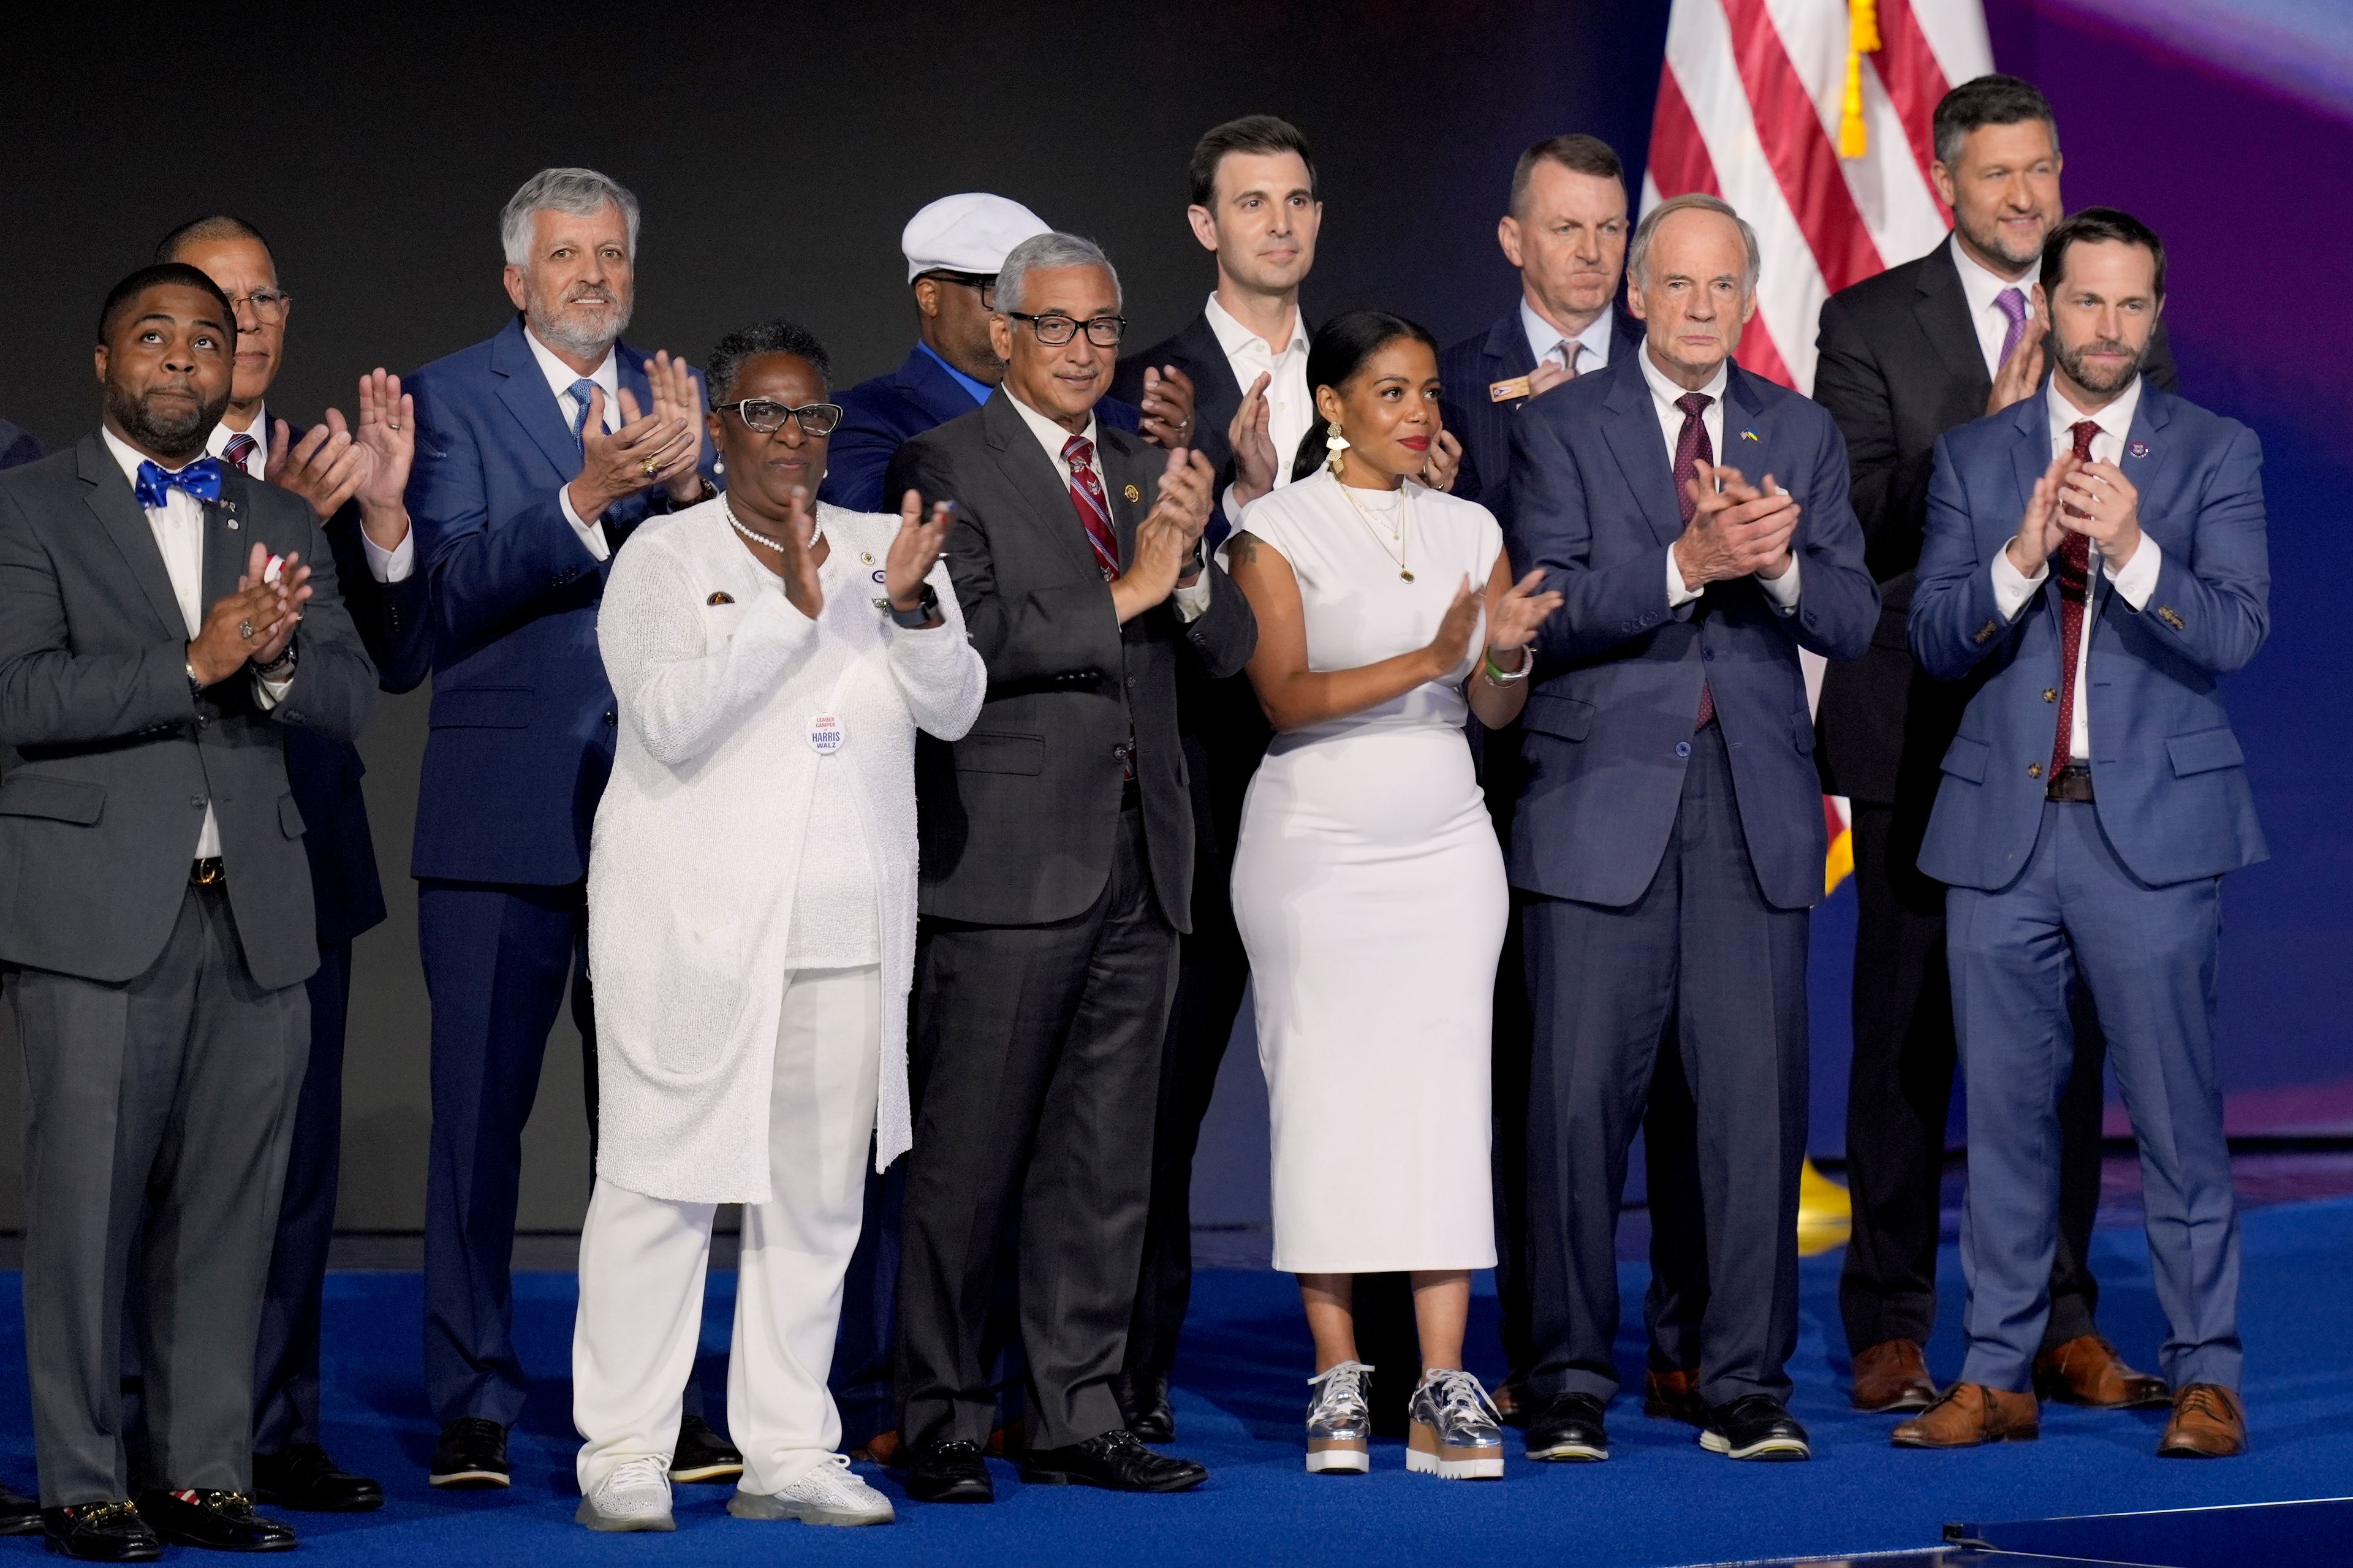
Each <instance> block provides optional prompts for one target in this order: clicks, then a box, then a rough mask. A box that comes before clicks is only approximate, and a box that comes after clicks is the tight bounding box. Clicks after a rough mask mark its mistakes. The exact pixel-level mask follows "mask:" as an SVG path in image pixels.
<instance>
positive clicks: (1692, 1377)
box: [1642, 1367, 1708, 1426]
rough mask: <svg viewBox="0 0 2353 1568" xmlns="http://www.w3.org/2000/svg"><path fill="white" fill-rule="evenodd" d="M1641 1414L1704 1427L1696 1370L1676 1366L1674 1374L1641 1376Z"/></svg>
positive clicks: (1703, 1405) (1703, 1402)
mask: <svg viewBox="0 0 2353 1568" xmlns="http://www.w3.org/2000/svg"><path fill="white" fill-rule="evenodd" d="M1642 1414H1643V1415H1651V1416H1655V1417H1657V1418H1658V1419H1659V1420H1661V1421H1681V1422H1683V1423H1684V1424H1685V1425H1687V1426H1706V1425H1707V1417H1708V1409H1707V1401H1706V1400H1704V1399H1702V1398H1701V1397H1700V1396H1699V1373H1698V1371H1697V1369H1696V1368H1681V1367H1679V1368H1677V1369H1676V1370H1675V1371H1673V1372H1657V1371H1651V1372H1646V1373H1643V1374H1642Z"/></svg>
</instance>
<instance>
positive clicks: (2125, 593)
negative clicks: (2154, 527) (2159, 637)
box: [2101, 533, 2165, 610]
mask: <svg viewBox="0 0 2353 1568" xmlns="http://www.w3.org/2000/svg"><path fill="white" fill-rule="evenodd" d="M2164 569H2165V552H2163V551H2161V550H2159V549H2158V547H2157V541H2156V540H2154V539H2151V538H2150V537H2149V536H2148V535H2147V534H2146V533H2144V534H2142V535H2141V536H2140V546H2139V548H2138V549H2137V550H2135V551H2134V552H2133V554H2132V559H2131V560H2129V561H2127V562H2126V563H2125V565H2124V570H2123V571H2121V572H2119V571H2117V570H2116V568H2115V567H2113V566H2110V565H2108V564H2107V563H2106V561H2105V558H2103V559H2102V561H2101V570H2102V571H2104V572H2105V573H2106V574H2107V578H2108V581H2109V582H2110V583H2111V584H2114V585H2115V587H2116V596H2117V597H2118V598H2120V599H2122V600H2123V601H2124V602H2125V603H2126V604H2127V605H2131V606H2132V607H2133V608H2134V609H2136V610H2137V609H2140V608H2141V607H2142V606H2144V605H2147V603H2148V596H2149V595H2151V594H2154V593H2156V592H2157V574H2158V573H2159V572H2161V571H2163V570H2164Z"/></svg>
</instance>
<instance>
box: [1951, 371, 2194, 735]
mask: <svg viewBox="0 0 2353 1568" xmlns="http://www.w3.org/2000/svg"><path fill="white" fill-rule="evenodd" d="M2143 385H2144V383H2143V382H2142V381H2141V379H2140V378H2139V377H2138V376H2135V377H2134V378H2133V384H2131V385H2130V386H2127V387H2126V388H2125V390H2124V395H2123V396H2121V397H2119V398H2117V399H2116V401H2115V402H2114V403H2111V404H2109V405H2107V406H2106V407H2105V408H2103V409H2101V410H2100V411H2099V412H2098V413H2097V414H2085V413H2084V412H2082V411H2081V410H2079V409H2078V408H2076V406H2075V405H2073V404H2072V403H2070V402H2068V401H2067V398H2066V395H2065V394H2063V393H2062V392H2061V391H2060V390H2059V381H2058V378H2057V377H2056V376H2053V377H2052V380H2051V383H2050V384H2049V385H2048V386H2047V387H2046V388H2044V390H2043V399H2044V405H2045V406H2046V407H2048V408H2049V410H2050V413H2051V455H2052V457H2054V458H2055V457H2057V456H2058V455H2059V454H2060V453H2062V452H2072V451H2073V450H2074V449H2075V432H2074V428H2073V426H2074V424H2075V422H2076V421H2077V420H2079V419H2089V420H2091V421H2092V422H2093V423H2094V424H2095V425H2097V426H2099V427H2100V433H2099V434H2098V435H2096V436H2094V437H2092V458H2093V460H2094V462H2100V463H2115V464H2117V465H2119V466H2121V465H2122V464H2123V462H2124V451H2125V438H2126V437H2128V436H2129V435H2131V434H2132V422H2133V413H2134V411H2135V410H2137V408H2139V407H2140V389H2141V387H2142V386H2143ZM2012 537H2015V535H2013V536H2012ZM2092 552H2093V553H2094V554H2095V555H2100V571H2099V573H2098V574H2097V576H2095V577H2094V580H2093V581H2092V582H2090V583H2088V584H2084V592H2085V594H2086V595H2089V602H2087V603H2086V604H2085V605H2084V636H2083V638H2082V640H2081V641H2080V642H2078V643H2077V645H2076V647H2075V671H2074V680H2075V710H2074V724H2073V730H2072V731H2071V732H2070V734H2069V735H2068V738H2067V749H2068V755H2069V757H2070V758H2071V759H2072V760H2073V761H2075V762H2079V763H2083V762H2089V761H2090V760H2091V756H2092V725H2091V716H2090V710H2091V701H2090V698H2091V675H2090V671H2091V668H2092V627H2093V626H2094V617H2095V616H2096V615H2097V614H2098V611H2099V595H2100V587H2099V582H2098V578H2099V577H2105V578H2106V579H2107V581H2108V586H2109V587H2111V588H2113V589H2114V590H2115V591H2116V593H2118V594H2119V595H2123V597H2124V601H2125V603H2126V604H2127V605H2131V606H2132V607H2133V608H2134V609H2136V610H2137V609H2139V608H2140V607H2141V606H2142V605H2146V604H2147V603H2148V596H2149V595H2151V594H2153V593H2155V592H2157V574H2158V569H2159V568H2160V567H2162V566H2163V565H2164V563H2165V552H2163V551H2161V550H2159V549H2158V547H2157V541H2156V540H2154V539H2151V538H2150V537H2149V536H2148V535H2147V534H2146V533H2144V534H2142V535H2141V536H2140V545H2139V547H2138V548H2137V549H2136V550H2135V551H2134V552H2132V559H2131V560H2129V561H2127V562H2126V563H2124V565H2123V566H2122V567H2117V566H2116V565H2114V564H2112V563H2110V562H2109V561H2108V559H2107V557H2106V556H2105V555H2102V554H2101V553H2100V546H2099V542H2098V541H2096V540H2094V541H2093V542H2092ZM2050 576H2051V563H2050V562H2049V561H2047V560H2046V561H2044V562H2043V563H2042V569H2041V570H2040V571H2038V572H2036V573H2035V574H2034V575H2033V576H2031V577H2028V576H2025V575H2023V574H2021V573H2020V571H2019V570H2018V568H2017V567H2015V566H2013V565H2011V564H2010V546H2009V545H2008V544H2004V545H2003V546H2002V547H2001V548H2000V550H1998V551H1996V552H1994V557H1993V602H1994V605H1995V607H1996V608H1998V609H2000V611H2001V613H2002V616H2003V617H2004V618H2005V619H2007V620H2012V621H2015V620H2016V619H2018V617H2019V616H2020V614H2021V612H2022V611H2024V610H2025V608H2026V606H2027V605H2029V604H2031V602H2032V601H2033V598H2034V595H2036V594H2038V593H2040V592H2041V591H2042V584H2044V582H2046V581H2047V580H2048V579H2049V578H2050Z"/></svg>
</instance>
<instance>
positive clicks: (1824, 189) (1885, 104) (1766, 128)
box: [1642, 0, 1993, 890]
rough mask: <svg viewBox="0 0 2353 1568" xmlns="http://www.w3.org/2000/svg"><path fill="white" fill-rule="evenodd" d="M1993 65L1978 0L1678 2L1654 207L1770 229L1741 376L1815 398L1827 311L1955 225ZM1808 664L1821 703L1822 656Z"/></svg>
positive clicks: (1762, 240) (1666, 71)
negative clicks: (1952, 99) (1964, 143)
mask: <svg viewBox="0 0 2353 1568" xmlns="http://www.w3.org/2000/svg"><path fill="white" fill-rule="evenodd" d="M1991 69H1993V47H1992V45H1991V44H1990V43H1989V41H1988V39H1987V37H1986V23H1985V10H1984V7H1983V5H1981V3H1980V0H1674V9H1673V11H1672V14H1671V16H1669V19H1668V22H1667V58H1666V63H1665V65H1664V66H1663V67H1662V68H1661V69H1660V71H1659V102H1658V109H1657V111H1656V113H1655V114H1654V115H1653V116H1652V118H1651V156H1650V160H1649V167H1648V168H1647V169H1646V170H1645V171H1644V173H1643V175H1642V210H1643V211H1645V212H1648V211H1649V210H1650V209H1651V208H1652V207H1654V206H1656V205H1659V203H1661V202H1662V201H1664V200H1666V199H1667V198H1668V197H1670V196H1679V195H1686V194H1688V193H1690V192H1693V191H1701V192H1705V193H1706V194H1708V195H1717V196H1722V197H1723V198H1724V199H1725V201H1727V202H1730V203H1731V204H1732V205H1733V208H1734V210H1735V211H1736V212H1738V213H1739V214H1740V216H1743V217H1745V218H1746V219H1747V220H1748V222H1749V224H1750V226H1752V227H1754V228H1755V229H1756V230H1757V244H1758V246H1759V247H1760V248H1761V249H1762V250H1763V252H1764V263H1765V265H1764V272H1763V275H1762V276H1761V277H1760V278H1759V279H1758V280H1757V314H1756V316H1755V318H1754V319H1752V320H1751V321H1749V323H1748V327H1747V330H1746V331H1745V332H1744V333H1743V334H1742V336H1741V340H1740V353H1739V359H1740V363H1742V364H1744V365H1746V367H1747V368H1748V369H1750V370H1752V371H1755V372H1756V373H1757V374H1759V375H1763V376H1767V377H1769V378H1771V379H1772V380H1774V381H1778V382H1779V383H1780V384H1782V385H1784V386H1789V387H1794V388H1796V389H1797V390H1798V391H1799V392H1805V393H1810V392H1811V391H1812V390H1813V385H1814V324H1815V320H1816V318H1817V317H1818V316H1820V313H1821V309H1822V301H1823V300H1826V299H1828V298H1830V296H1831V294H1832V293H1834V292H1835V291H1837V290H1838V289H1843V288H1845V287H1846V286H1847V285H1848V284H1850V283H1855V282H1860V281H1861V280H1862V279H1865V278H1868V277H1870V276H1871V275H1872V274H1873V273H1874V272H1878V271H1881V270H1883V268H1886V267H1887V266H1888V264H1889V263H1891V262H1897V261H1909V260H1911V259H1912V258H1915V257H1918V256H1925V255H1926V254H1927V253H1928V251H1929V250H1930V249H1931V248H1932V247H1934V246H1936V243H1937V242H1938V241H1940V240H1942V239H1943V238H1944V237H1945V236H1946V235H1947V233H1948V232H1949V231H1950V229H1951V227H1952V212H1951V210H1950V209H1949V208H1947V206H1946V205H1945V204H1944V203H1943V202H1942V201H1940V200H1939V199H1938V198H1937V195H1936V185H1935V184H1934V183H1933V182H1932V181H1930V179H1929V178H1928V165H1929V164H1930V163H1933V162H1934V161H1935V159H1936V143H1935V140H1934V138H1933V137H1932V136H1931V134H1930V129H1929V124H1930V121H1931V119H1932V118H1933V117H1934V115H1935V113H1936V101H1937V100H1939V99H1941V98H1943V97H1944V96H1945V93H1946V90H1947V89H1949V88H1951V87H1953V86H1955V85H1957V84H1958V83H1960V82H1965V81H1968V79H1970V78H1972V77H1979V76H1983V75H1985V74H1986V73H1987V72H1988V71H1990V70H1991ZM1806 667H1807V668H1806V687H1807V695H1808V697H1809V699H1811V698H1812V697H1813V696H1815V695H1816V694H1818V693H1819V692H1820V689H1821V661H1820V659H1818V658H1814V657H1813V656H1812V655H1810V654H1809V655H1807V656H1806ZM1822 810H1823V815H1824V816H1825V818H1826V819H1827V821H1828V824H1829V827H1830V834H1831V851H1830V861H1829V864H1828V865H1827V866H1826V867H1825V868H1823V872H1824V874H1823V883H1824V887H1825V889H1826V890H1827V889H1831V888H1836V887H1837V886H1838V884H1839V883H1840V881H1841V880H1842V879H1844V878H1845V876H1846V875H1847V873H1848V871H1849V870H1851V869H1852V867H1853V855H1852V845H1851V844H1850V842H1849V840H1848V838H1847V836H1846V812H1845V803H1844V802H1842V801H1840V800H1836V799H1833V798H1830V797H1825V798H1824V800H1823V802H1822Z"/></svg>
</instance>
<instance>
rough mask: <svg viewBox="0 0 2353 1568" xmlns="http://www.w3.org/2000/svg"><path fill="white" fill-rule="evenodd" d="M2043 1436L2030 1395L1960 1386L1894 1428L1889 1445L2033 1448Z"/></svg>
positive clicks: (2039, 1412) (2037, 1409)
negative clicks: (2018, 1445) (2028, 1445)
mask: <svg viewBox="0 0 2353 1568" xmlns="http://www.w3.org/2000/svg"><path fill="white" fill-rule="evenodd" d="M2040 1436H2042V1405H2039V1404H2037V1403H2036V1402H2035V1398H2034V1395H2032V1394H2005V1393H2004V1392H2002V1391H2001V1390H2000V1389H1999V1388H1988V1387H1987V1386H1986V1385H1985V1384H1982V1383H1957V1384H1953V1386H1952V1387H1950V1388H1948V1389H1947V1390H1945V1392H1944V1394H1943V1395H1942V1396H1941V1397H1939V1398H1938V1399H1937V1401H1936V1404H1934V1405H1930V1406H1928V1408H1927V1409H1926V1410H1924V1411H1922V1412H1921V1413H1920V1414H1919V1415H1915V1416H1914V1417H1912V1419H1911V1420H1909V1421H1906V1422H1905V1423H1904V1425H1903V1426H1898V1427H1897V1428H1895V1430H1894V1433H1893V1434H1892V1435H1891V1436H1889V1438H1888V1441H1889V1442H1891V1443H1894V1445H1895V1446H1896V1447H1899V1448H1974V1447H1978V1445H1979V1444H1981V1443H2031V1442H2033V1441H2034V1439H2036V1438H2037V1437H2040Z"/></svg>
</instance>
